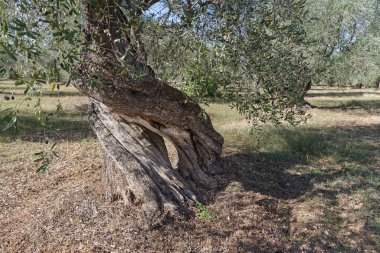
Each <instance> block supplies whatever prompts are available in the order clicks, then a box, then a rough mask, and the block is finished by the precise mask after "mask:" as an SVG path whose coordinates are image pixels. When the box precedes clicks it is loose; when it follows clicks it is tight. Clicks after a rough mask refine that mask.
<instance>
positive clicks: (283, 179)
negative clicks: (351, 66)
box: [221, 124, 380, 252]
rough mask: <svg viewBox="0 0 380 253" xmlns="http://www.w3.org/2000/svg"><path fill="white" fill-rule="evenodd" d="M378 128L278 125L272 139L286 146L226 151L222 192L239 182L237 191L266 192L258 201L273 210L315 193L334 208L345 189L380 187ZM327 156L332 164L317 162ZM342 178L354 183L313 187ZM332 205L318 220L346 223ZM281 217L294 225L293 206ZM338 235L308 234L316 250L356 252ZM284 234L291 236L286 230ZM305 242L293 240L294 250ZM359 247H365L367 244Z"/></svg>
mask: <svg viewBox="0 0 380 253" xmlns="http://www.w3.org/2000/svg"><path fill="white" fill-rule="evenodd" d="M379 129H380V125H379V124H378V125H372V126H355V127H350V128H348V127H341V128H327V129H326V128H324V129H312V128H294V129H287V128H284V129H280V130H277V131H275V132H274V133H271V134H270V136H271V137H269V138H274V139H281V140H282V141H284V143H285V145H284V148H283V149H273V150H271V151H269V152H260V151H257V150H256V151H255V150H249V149H247V150H245V151H243V152H238V153H231V154H226V155H225V156H224V161H225V167H226V171H227V173H226V175H225V180H224V182H225V184H224V185H223V186H222V187H221V191H226V189H227V187H229V185H230V184H231V182H239V183H240V185H241V186H242V189H238V191H240V192H241V194H246V195H250V194H259V195H260V196H263V197H262V199H260V200H259V201H256V202H255V203H253V204H255V205H259V206H262V207H264V208H265V209H266V210H267V211H268V212H277V211H276V210H278V208H277V206H278V205H279V204H280V203H283V202H284V201H285V202H287V201H293V200H296V199H297V201H298V200H299V199H302V198H308V199H309V198H316V197H318V198H322V199H324V201H326V203H327V205H328V206H329V208H334V207H338V205H339V201H338V199H339V196H340V195H341V194H346V195H352V194H355V193H357V192H360V191H363V190H366V189H374V190H375V191H380V184H377V183H376V182H378V181H379V179H380V171H378V170H376V169H375V167H376V166H377V164H378V160H377V159H378V157H377V156H378V152H377V151H378V150H379V146H378V145H377V144H376V141H374V140H379V139H380V132H379ZM325 159H330V160H331V159H332V160H333V161H332V162H331V164H333V165H330V164H329V163H328V162H322V164H318V162H319V160H325ZM316 163H317V165H316ZM336 165H338V168H337V167H335V166H336ZM315 166H317V167H318V169H316V168H315ZM371 178H372V179H373V180H371ZM339 181H349V182H350V184H343V185H341V186H339V185H336V186H334V187H328V188H316V187H314V186H315V185H316V184H320V183H322V184H330V183H333V182H339ZM289 208H291V206H290V207H289ZM331 210H332V209H328V208H327V207H326V210H325V213H324V215H322V217H321V219H322V220H320V221H319V222H322V223H323V224H329V222H331V219H336V221H335V222H341V221H340V219H341V217H340V216H339V214H336V213H333V211H331ZM280 218H282V219H283V220H284V222H285V223H287V226H290V219H291V214H290V211H289V212H283V213H282V216H280ZM367 223H368V222H367ZM326 226H329V225H326ZM366 226H368V225H366ZM289 229H290V228H289ZM338 234H339V230H337V231H335V232H334V233H330V234H328V235H326V236H324V235H322V236H321V235H318V236H314V235H311V236H310V237H308V238H307V240H308V243H309V246H310V247H311V251H313V249H317V248H321V249H323V250H325V251H326V252H328V251H332V252H336V251H340V250H343V251H344V252H357V251H356V250H357V248H352V247H350V246H349V245H346V244H345V243H344V242H342V241H341V238H340V237H339V236H338ZM282 236H284V237H286V236H289V235H288V234H287V233H284V234H283V235H282ZM300 242H301V241H297V242H289V243H290V244H291V245H292V246H291V248H292V250H294V252H297V251H299V250H300V248H299V247H301V245H300V244H299V243H300ZM331 242H333V243H335V246H334V247H333V248H331V247H330V243H331ZM359 247H361V248H365V245H364V244H363V245H359ZM292 250H290V252H293V251H292ZM247 252H249V251H247Z"/></svg>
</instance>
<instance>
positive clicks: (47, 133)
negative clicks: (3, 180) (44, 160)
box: [0, 110, 95, 142]
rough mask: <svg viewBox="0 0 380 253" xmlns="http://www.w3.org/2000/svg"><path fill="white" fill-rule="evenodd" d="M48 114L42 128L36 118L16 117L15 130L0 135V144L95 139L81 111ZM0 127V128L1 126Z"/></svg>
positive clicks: (13, 128) (28, 116) (25, 115)
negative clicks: (18, 141) (22, 141)
mask: <svg viewBox="0 0 380 253" xmlns="http://www.w3.org/2000/svg"><path fill="white" fill-rule="evenodd" d="M51 114H52V113H50V114H48V117H47V120H44V121H43V122H44V123H45V125H46V127H43V126H42V124H41V121H39V120H38V119H37V117H35V116H33V115H30V114H22V115H19V116H18V117H17V126H18V127H17V128H15V127H12V128H10V129H8V130H6V131H3V132H1V133H0V142H11V141H15V140H16V139H22V140H24V141H30V142H40V141H45V140H46V138H48V139H49V140H53V141H63V140H65V141H78V140H82V139H86V138H95V134H94V133H93V131H92V129H91V126H90V124H89V123H88V121H87V119H86V116H85V113H84V112H83V111H79V110H76V111H72V112H60V113H56V114H55V115H51ZM2 125H4V124H2ZM2 125H1V126H0V127H1V128H2V127H3V126H2Z"/></svg>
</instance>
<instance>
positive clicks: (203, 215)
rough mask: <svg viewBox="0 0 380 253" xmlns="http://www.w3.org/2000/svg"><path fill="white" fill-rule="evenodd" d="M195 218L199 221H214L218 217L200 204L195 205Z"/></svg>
mask: <svg viewBox="0 0 380 253" xmlns="http://www.w3.org/2000/svg"><path fill="white" fill-rule="evenodd" d="M197 209H198V211H197V213H196V215H197V217H198V218H199V219H201V220H215V219H216V218H217V217H218V214H217V213H216V212H215V211H214V210H212V209H210V208H207V206H205V205H203V204H202V203H197Z"/></svg>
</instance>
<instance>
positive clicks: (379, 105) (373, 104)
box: [318, 100, 380, 111]
mask: <svg viewBox="0 0 380 253" xmlns="http://www.w3.org/2000/svg"><path fill="white" fill-rule="evenodd" d="M323 102H324V103H326V104H329V103H330V104H333V105H332V106H329V105H322V106H318V109H329V110H343V111H349V110H359V109H364V110H366V111H371V110H374V109H380V100H350V101H347V102H342V103H339V104H337V103H336V101H333V100H331V101H330V100H324V101H323Z"/></svg>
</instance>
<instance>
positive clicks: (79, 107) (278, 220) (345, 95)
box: [0, 81, 380, 252]
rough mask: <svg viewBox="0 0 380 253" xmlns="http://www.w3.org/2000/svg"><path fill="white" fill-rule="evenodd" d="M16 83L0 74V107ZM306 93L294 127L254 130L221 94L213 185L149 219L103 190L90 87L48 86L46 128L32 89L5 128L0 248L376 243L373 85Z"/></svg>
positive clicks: (215, 112) (214, 111)
mask: <svg viewBox="0 0 380 253" xmlns="http://www.w3.org/2000/svg"><path fill="white" fill-rule="evenodd" d="M12 87H13V86H12V83H11V82H6V81H3V82H0V93H1V94H0V95H1V102H0V109H5V108H7V107H11V106H12V105H16V104H17V103H18V100H19V99H20V98H21V97H22V96H21V94H22V92H23V90H22V89H18V88H17V89H15V88H12ZM7 92H11V93H12V92H13V94H7ZM12 95H13V96H14V97H15V99H14V100H12V99H10V100H9V101H6V100H4V99H3V97H4V96H9V97H10V98H11V96H12ZM307 100H308V101H309V102H310V103H312V104H313V105H317V106H318V109H311V110H309V113H310V114H311V115H312V118H311V119H310V121H309V122H308V124H306V125H301V126H297V127H286V126H284V127H277V128H275V127H273V126H270V125H264V126H261V128H260V129H253V130H252V129H251V127H250V126H249V124H247V122H246V121H245V120H244V119H243V118H242V117H241V116H240V115H239V114H237V113H236V112H235V111H233V110H230V109H229V108H228V106H227V105H224V104H211V105H210V106H208V107H205V109H206V111H207V112H208V113H209V114H210V115H211V117H212V120H213V123H214V125H215V128H216V129H217V130H218V131H219V132H220V133H222V135H223V136H224V137H225V142H226V143H225V147H224V159H225V161H226V170H227V172H226V173H225V174H223V175H219V176H218V177H219V179H220V181H221V186H220V189H218V191H217V192H216V193H215V199H214V201H213V202H212V203H210V204H209V205H208V206H199V207H198V211H197V215H196V216H195V217H194V218H192V219H191V220H189V221H176V222H175V223H172V222H168V224H166V225H163V226H161V227H158V228H157V229H154V230H151V231H145V230H143V229H141V228H140V227H139V226H138V225H136V224H138V222H139V221H138V220H136V217H135V216H133V211H132V210H131V209H132V207H124V206H123V205H122V203H119V202H114V203H107V202H105V200H104V187H105V180H104V176H103V171H102V163H101V159H100V157H101V149H100V147H99V144H98V142H97V140H96V138H95V137H94V135H93V134H92V132H91V130H90V128H89V125H88V123H87V122H86V119H85V104H86V103H87V99H86V98H85V97H83V96H80V94H79V93H78V92H77V91H76V90H74V89H73V88H71V87H69V88H62V89H61V91H60V94H59V95H58V94H57V93H56V92H51V91H49V90H45V91H44V98H43V100H42V101H41V105H42V108H44V111H45V113H46V115H47V116H48V117H49V120H48V121H47V124H48V126H49V128H48V130H46V131H45V132H44V131H43V130H42V128H41V126H40V122H39V121H38V120H36V117H35V115H34V113H35V111H36V108H37V109H38V107H34V106H35V104H36V103H37V98H32V100H30V101H26V102H24V103H23V104H22V105H21V106H20V107H19V116H20V121H19V128H20V130H19V135H17V136H16V135H15V134H14V133H13V132H12V131H7V132H3V133H0V232H1V233H0V252H50V251H53V250H55V251H58V252H63V251H67V252H73V251H79V252H379V251H380V206H379V202H380V155H379V154H380V152H379V151H380V91H376V90H370V89H363V90H344V89H313V90H311V91H310V93H309V94H308V97H307ZM58 101H60V103H61V104H62V106H63V111H58V112H57V110H56V109H57V104H58ZM28 105H29V106H28ZM44 115H45V114H44ZM45 136H48V137H49V138H50V139H49V144H48V145H46V144H45V141H44V138H45ZM53 142H58V144H57V146H56V147H57V151H58V152H59V157H58V158H56V159H55V160H54V162H53V163H52V165H51V166H50V168H49V169H48V170H47V172H46V173H43V174H36V173H35V170H36V168H37V167H38V165H37V164H35V163H33V160H34V159H35V156H34V155H33V153H35V152H36V151H39V150H43V149H46V148H47V147H50V146H51V144H52V143H53Z"/></svg>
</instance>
